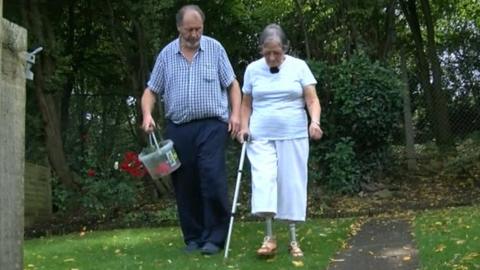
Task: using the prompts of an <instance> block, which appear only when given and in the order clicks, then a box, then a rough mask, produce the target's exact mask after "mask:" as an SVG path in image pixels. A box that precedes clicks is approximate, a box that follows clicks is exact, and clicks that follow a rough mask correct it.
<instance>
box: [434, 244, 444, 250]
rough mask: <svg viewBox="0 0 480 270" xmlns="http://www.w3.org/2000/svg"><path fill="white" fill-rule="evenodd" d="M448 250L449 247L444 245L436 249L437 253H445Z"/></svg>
mask: <svg viewBox="0 0 480 270" xmlns="http://www.w3.org/2000/svg"><path fill="white" fill-rule="evenodd" d="M446 248H447V246H445V245H444V244H440V245H438V246H437V247H436V248H435V252H443V250H445V249H446Z"/></svg>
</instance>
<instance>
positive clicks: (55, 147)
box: [22, 0, 78, 189]
mask: <svg viewBox="0 0 480 270" xmlns="http://www.w3.org/2000/svg"><path fill="white" fill-rule="evenodd" d="M40 5H41V4H40V3H38V2H37V1H36V0H28V1H26V3H24V5H22V6H23V7H24V8H25V9H26V10H25V11H24V12H25V16H26V19H27V24H26V25H28V26H29V27H28V28H29V29H31V33H32V36H33V37H34V38H35V39H37V40H38V42H39V44H40V45H41V46H44V53H42V54H41V55H40V57H38V59H39V61H37V64H36V65H35V67H34V70H35V72H34V73H35V77H34V78H35V79H34V88H35V96H36V98H37V103H38V109H39V111H40V113H41V115H42V119H43V124H44V131H45V142H46V149H47V155H48V158H49V161H50V165H51V167H52V169H53V170H54V171H55V173H56V174H57V175H58V177H59V179H60V182H61V183H62V184H64V185H65V186H66V187H68V188H71V189H77V188H78V184H77V183H76V182H75V180H74V177H73V174H72V172H71V171H70V168H69V166H68V163H67V159H66V157H65V152H64V148H63V141H62V136H61V134H62V133H61V130H60V117H59V116H60V114H59V113H58V108H57V105H56V102H55V98H54V96H53V94H52V93H54V92H55V91H53V90H51V89H48V90H50V91H47V87H46V81H45V78H48V77H49V76H52V74H53V70H54V60H53V56H52V54H53V52H52V49H53V48H55V46H53V44H54V43H55V42H54V36H53V32H52V29H51V25H50V22H49V21H48V20H47V19H46V17H45V16H42V15H41V12H40V11H39V6H40Z"/></svg>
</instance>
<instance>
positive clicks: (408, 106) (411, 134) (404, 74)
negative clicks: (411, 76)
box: [400, 49, 417, 171]
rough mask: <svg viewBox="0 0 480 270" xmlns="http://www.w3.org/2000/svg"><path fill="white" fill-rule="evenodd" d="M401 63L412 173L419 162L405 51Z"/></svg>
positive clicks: (408, 157)
mask: <svg viewBox="0 0 480 270" xmlns="http://www.w3.org/2000/svg"><path fill="white" fill-rule="evenodd" d="M400 61H401V64H400V65H401V67H400V68H401V70H402V80H403V83H404V90H403V119H404V122H403V123H404V129H405V149H406V151H405V152H406V156H407V166H408V169H409V170H410V171H413V170H416V169H417V161H416V157H415V147H414V145H415V133H414V131H413V120H412V106H411V100H410V91H409V89H408V74H407V61H406V60H405V53H404V51H403V49H402V50H401V51H400Z"/></svg>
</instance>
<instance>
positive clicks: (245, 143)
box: [224, 134, 249, 259]
mask: <svg viewBox="0 0 480 270" xmlns="http://www.w3.org/2000/svg"><path fill="white" fill-rule="evenodd" d="M248 139H249V136H248V134H245V135H244V137H243V144H242V153H241V154H240V163H239V165H238V174H237V183H236V184H235V193H234V195H233V203H232V212H231V216H230V224H229V226H228V234H227V243H226V244H225V255H224V259H226V258H228V248H229V246H230V238H231V236H232V229H233V219H234V217H235V211H236V210H237V199H238V192H239V190H240V180H241V179H242V170H243V161H244V160H245V151H246V149H247V142H248Z"/></svg>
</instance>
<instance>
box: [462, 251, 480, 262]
mask: <svg viewBox="0 0 480 270" xmlns="http://www.w3.org/2000/svg"><path fill="white" fill-rule="evenodd" d="M477 257H480V253H478V252H470V253H468V254H467V255H465V257H463V258H462V261H469V260H473V259H475V258H477Z"/></svg>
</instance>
